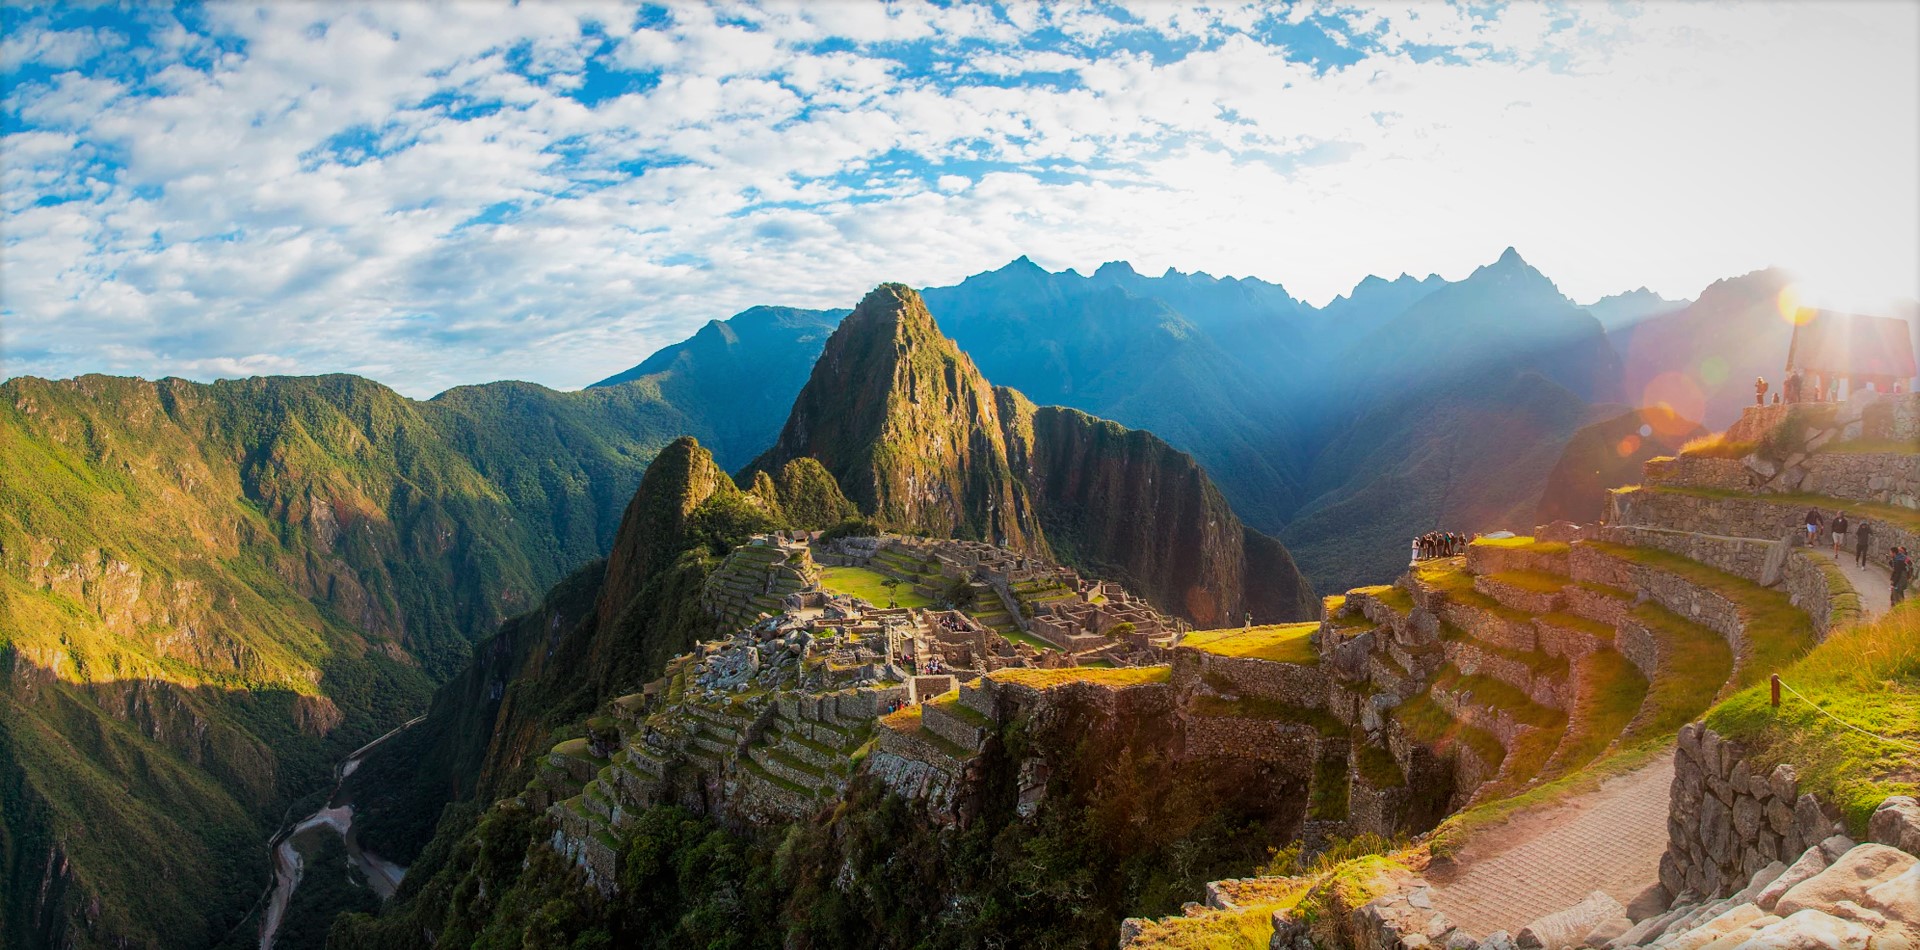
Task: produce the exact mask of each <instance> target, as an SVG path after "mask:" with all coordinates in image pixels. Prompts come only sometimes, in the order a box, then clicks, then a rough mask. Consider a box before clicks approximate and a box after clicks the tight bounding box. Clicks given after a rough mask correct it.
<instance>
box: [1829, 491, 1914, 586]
mask: <svg viewBox="0 0 1920 950" xmlns="http://www.w3.org/2000/svg"><path fill="white" fill-rule="evenodd" d="M1806 528H1807V546H1808V547H1813V546H1815V545H1817V544H1819V543H1820V534H1821V532H1823V531H1824V532H1826V534H1827V537H1828V540H1829V542H1830V543H1831V544H1832V545H1833V553H1834V555H1835V556H1838V555H1839V554H1840V552H1841V550H1842V549H1844V548H1845V547H1846V545H1847V536H1848V535H1849V534H1851V535H1852V536H1853V556H1854V563H1855V564H1858V565H1859V566H1861V567H1866V566H1867V554H1868V553H1869V552H1870V551H1872V550H1873V523H1872V522H1870V521H1865V520H1863V521H1861V522H1859V523H1858V524H1855V523H1853V522H1851V521H1849V520H1847V513H1846V512H1844V511H1840V512H1835V513H1834V515H1833V521H1832V522H1831V523H1829V522H1828V521H1827V519H1826V518H1825V517H1824V516H1822V515H1821V514H1820V509H1818V508H1809V509H1807V525H1806ZM1887 567H1888V569H1889V570H1891V571H1892V573H1893V594H1892V598H1893V602H1894V603H1896V604H1898V603H1900V602H1901V601H1903V600H1906V599H1907V588H1908V587H1910V586H1912V585H1913V557H1912V555H1911V554H1909V553H1908V551H1907V549H1906V547H1905V546H1904V545H1902V546H1897V547H1895V548H1894V549H1893V550H1892V551H1891V552H1889V553H1888V556H1887Z"/></svg>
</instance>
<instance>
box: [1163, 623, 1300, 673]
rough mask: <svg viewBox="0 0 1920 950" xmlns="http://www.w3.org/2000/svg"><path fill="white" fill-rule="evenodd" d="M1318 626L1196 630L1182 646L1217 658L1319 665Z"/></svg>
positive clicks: (1186, 638)
mask: <svg viewBox="0 0 1920 950" xmlns="http://www.w3.org/2000/svg"><path fill="white" fill-rule="evenodd" d="M1319 629H1320V625H1319V624H1317V623H1311V622H1309V623H1283V624H1271V625H1268V626H1264V627H1246V628H1242V627H1231V628H1227V629H1223V630H1196V631H1194V632H1192V633H1189V634H1187V635H1186V636H1184V637H1181V638H1180V645H1181V646H1188V647H1193V648H1194V649H1196V650H1204V651H1206V652H1208V653H1212V654H1215V655H1217V656H1232V657H1244V658H1248V659H1254V660H1271V661H1273V662H1275V663H1292V664H1294V665H1296V666H1317V665H1319V663H1320V654H1319V652H1318V651H1316V650H1315V649H1314V648H1313V640H1312V637H1313V634H1314V632H1315V631H1317V630H1319Z"/></svg>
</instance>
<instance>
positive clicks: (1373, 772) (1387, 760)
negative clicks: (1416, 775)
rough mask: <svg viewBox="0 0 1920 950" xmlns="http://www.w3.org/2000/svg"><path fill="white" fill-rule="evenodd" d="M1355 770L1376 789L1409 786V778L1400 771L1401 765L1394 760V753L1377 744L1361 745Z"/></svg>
mask: <svg viewBox="0 0 1920 950" xmlns="http://www.w3.org/2000/svg"><path fill="white" fill-rule="evenodd" d="M1354 768H1355V769H1356V770H1358V771H1359V773H1360V777H1361V778H1362V779H1365V780H1366V783H1367V784H1368V785H1371V786H1373V787H1374V788H1399V787H1401V786H1403V785H1405V784H1407V777H1406V775H1405V774H1404V773H1402V772H1401V771H1400V763H1398V762H1395V761H1394V760H1393V753H1391V752H1388V751H1387V750H1386V749H1384V748H1381V747H1380V746H1379V745H1378V744H1376V743H1372V742H1363V743H1361V744H1360V757H1359V760H1358V761H1357V762H1355V763H1354Z"/></svg>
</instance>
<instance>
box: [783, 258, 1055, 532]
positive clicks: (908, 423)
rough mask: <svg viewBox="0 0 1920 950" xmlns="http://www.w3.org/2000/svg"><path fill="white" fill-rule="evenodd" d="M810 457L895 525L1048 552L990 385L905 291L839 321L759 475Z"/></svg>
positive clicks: (869, 302) (884, 295)
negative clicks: (1010, 458) (1011, 457)
mask: <svg viewBox="0 0 1920 950" xmlns="http://www.w3.org/2000/svg"><path fill="white" fill-rule="evenodd" d="M804 456H811V457H813V458H815V459H818V460H819V461H820V464H821V465H823V466H825V467H826V470H827V471H828V472H829V473H831V474H832V475H833V476H834V478H835V479H836V480H837V481H838V482H839V483H840V486H841V488H842V489H843V490H845V491H846V493H847V496H848V497H849V498H851V499H852V500H853V501H854V503H855V504H858V505H859V506H860V507H861V508H862V509H864V510H866V511H869V512H871V513H872V514H873V516H874V517H875V518H877V519H879V520H881V521H883V522H885V523H887V524H889V525H892V526H895V527H898V528H902V529H906V530H913V531H925V532H927V533H929V534H934V535H940V536H949V535H952V536H961V537H973V538H985V539H989V540H994V541H998V542H1000V543H1002V544H1004V545H1006V546H1008V547H1011V548H1015V549H1018V550H1026V551H1032V552H1034V553H1036V554H1043V553H1045V552H1046V543H1045V541H1044V540H1042V539H1041V537H1040V531H1039V528H1038V525H1037V524H1036V522H1035V521H1034V517H1033V511H1032V506H1031V504H1030V503H1029V501H1028V498H1027V493H1026V489H1025V486H1024V485H1022V484H1020V482H1019V481H1018V480H1017V479H1016V478H1015V476H1014V472H1013V469H1012V468H1011V466H1010V465H1009V463H1008V461H1007V445H1006V439H1005V436H1004V434H1003V431H1002V427H1001V421H1000V415H999V409H998V407H997V405H996V399H995V396H994V392H993V387H991V386H989V385H988V384H987V381H986V380H985V379H984V378H982V377H981V375H980V371H979V370H978V369H976V368H975V367H974V365H973V360H971V359H969V358H968V357H967V355H966V354H965V353H962V352H960V348H959V347H958V346H956V345H955V344H954V342H953V341H952V340H949V339H947V338H946V337H944V336H941V335H940V328H939V327H937V326H935V325H934V322H933V315H932V314H930V313H928V312H927V308H926V305H925V304H924V303H922V302H921V300H920V295H919V294H917V293H915V292H914V291H913V290H911V289H909V288H907V287H904V286H901V285H899V284H884V285H882V286H880V287H878V288H876V289H875V290H874V291H873V292H872V293H869V294H868V295H867V296H866V299H864V300H862V301H860V305H859V306H858V307H855V308H854V311H853V313H852V314H849V315H848V316H847V318H846V319H845V320H843V321H841V324H840V328H839V329H838V330H835V331H834V334H833V336H832V337H831V338H830V339H828V341H827V346H826V350H825V351H824V352H822V353H821V354H820V360H819V362H817V363H815V364H814V367H813V375H812V376H811V377H810V378H809V379H808V380H807V385H806V387H805V388H803V389H802V390H801V391H800V396H799V398H798V399H796V400H795V401H794V404H793V412H792V414H790V415H789V416H788V417H787V424H786V427H785V428H783V429H782V430H781V431H780V439H779V441H778V442H775V443H774V446H773V448H771V449H768V450H767V452H766V454H764V455H762V456H761V457H760V458H759V460H757V461H755V462H754V463H753V466H752V467H751V470H757V471H768V472H772V471H777V470H778V469H779V468H780V466H782V465H784V464H786V463H787V462H788V461H790V460H793V459H796V458H801V457H804Z"/></svg>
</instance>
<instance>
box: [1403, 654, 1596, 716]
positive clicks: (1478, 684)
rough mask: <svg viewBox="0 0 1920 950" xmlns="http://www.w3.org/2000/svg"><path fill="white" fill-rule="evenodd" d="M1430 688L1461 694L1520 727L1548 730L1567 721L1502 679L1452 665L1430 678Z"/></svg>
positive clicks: (1556, 711)
mask: <svg viewBox="0 0 1920 950" xmlns="http://www.w3.org/2000/svg"><path fill="white" fill-rule="evenodd" d="M1433 688H1434V689H1444V690H1447V691H1448V692H1454V693H1461V694H1463V695H1465V696H1466V697H1469V698H1468V700H1467V701H1469V702H1472V703H1474V704H1476V705H1481V706H1486V707H1489V708H1491V709H1497V710H1500V711H1501V712H1504V713H1506V714H1507V715H1508V716H1511V717H1513V721H1515V722H1518V723H1521V724H1523V725H1528V726H1538V727H1540V728H1542V729H1552V728H1558V727H1560V726H1564V725H1566V722H1567V715H1566V713H1563V712H1561V711H1559V710H1557V709H1550V708H1548V707H1546V706H1542V705H1540V704H1539V703H1536V702H1534V701H1533V700H1532V699H1529V698H1528V697H1527V694H1526V693H1524V692H1522V691H1521V690H1520V688H1519V687H1517V686H1514V685H1513V684H1511V683H1508V682H1507V681H1506V680H1503V679H1499V678H1497V677H1493V676H1486V675H1484V674H1473V675H1468V674H1465V673H1462V672H1460V670H1459V668H1457V667H1455V666H1453V665H1452V664H1448V665H1447V666H1445V667H1442V668H1441V670H1440V673H1439V675H1437V676H1435V677H1434V680H1433Z"/></svg>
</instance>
